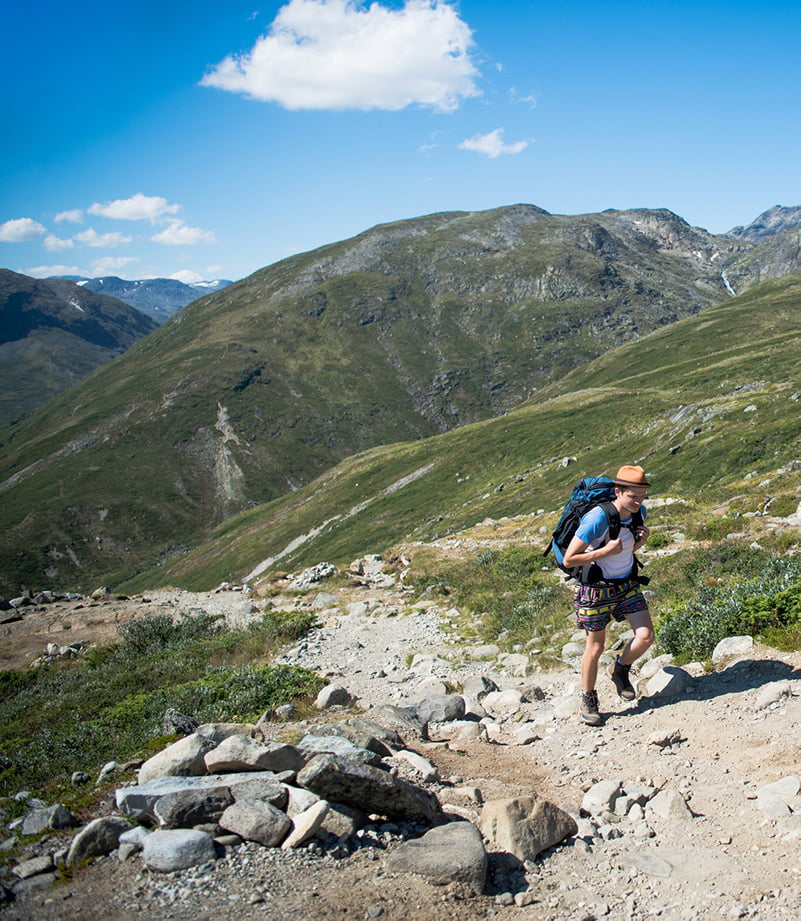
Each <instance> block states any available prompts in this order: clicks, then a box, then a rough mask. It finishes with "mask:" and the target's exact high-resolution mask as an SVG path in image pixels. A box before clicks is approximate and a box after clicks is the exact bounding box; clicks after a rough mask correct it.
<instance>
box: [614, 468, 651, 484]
mask: <svg viewBox="0 0 801 921" xmlns="http://www.w3.org/2000/svg"><path fill="white" fill-rule="evenodd" d="M650 485H651V484H650V483H649V482H648V480H646V479H645V471H644V470H643V469H642V467H621V468H620V470H618V472H617V476H616V477H615V486H650Z"/></svg>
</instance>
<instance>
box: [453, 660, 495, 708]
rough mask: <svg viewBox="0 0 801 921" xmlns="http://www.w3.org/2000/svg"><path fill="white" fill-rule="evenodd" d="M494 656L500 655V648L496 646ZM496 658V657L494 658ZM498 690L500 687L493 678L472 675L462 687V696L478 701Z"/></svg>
mask: <svg viewBox="0 0 801 921" xmlns="http://www.w3.org/2000/svg"><path fill="white" fill-rule="evenodd" d="M493 649H495V653H494V655H495V656H497V655H498V647H497V646H494V647H493ZM493 657H494V656H493ZM497 690H498V685H497V684H495V682H494V681H493V680H492V679H491V678H487V677H486V676H485V675H472V676H471V677H469V678H466V679H465V681H464V684H463V685H462V694H463V695H464V696H465V697H475V699H476V700H479V701H480V700H483V699H484V698H485V697H486V696H487V694H491V693H492V692H493V691H497Z"/></svg>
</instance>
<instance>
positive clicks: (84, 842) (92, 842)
mask: <svg viewBox="0 0 801 921" xmlns="http://www.w3.org/2000/svg"><path fill="white" fill-rule="evenodd" d="M132 827H133V826H132V825H131V823H130V822H129V821H128V820H127V819H125V818H123V817H122V816H118V815H110V816H103V817H102V818H99V819H95V820H94V821H93V822H90V823H89V824H88V825H87V826H86V827H85V828H82V829H81V830H80V831H79V832H78V834H77V835H75V837H74V838H73V839H72V844H70V848H69V851H68V852H67V865H68V866H70V867H72V866H76V865H77V864H79V863H81V862H82V861H84V860H88V859H89V858H91V857H103V856H104V855H106V854H110V853H111V852H112V851H113V850H115V849H116V848H117V847H118V845H119V843H120V835H122V834H124V833H125V832H126V831H130V830H131V828H132Z"/></svg>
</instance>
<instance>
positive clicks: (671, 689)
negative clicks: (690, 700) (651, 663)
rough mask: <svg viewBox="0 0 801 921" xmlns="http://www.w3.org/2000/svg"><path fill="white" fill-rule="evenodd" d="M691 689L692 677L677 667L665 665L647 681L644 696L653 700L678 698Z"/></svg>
mask: <svg viewBox="0 0 801 921" xmlns="http://www.w3.org/2000/svg"><path fill="white" fill-rule="evenodd" d="M692 687H693V679H692V677H691V676H690V675H689V674H688V673H687V672H686V671H685V670H684V669H683V668H679V667H678V666H677V665H667V666H665V667H664V668H660V669H659V671H658V672H657V673H656V674H655V675H654V676H653V677H652V678H650V679H649V680H648V683H647V684H646V696H648V697H651V698H653V699H655V700H659V699H661V698H668V697H680V696H681V695H682V694H686V693H687V691H689V690H691V689H692Z"/></svg>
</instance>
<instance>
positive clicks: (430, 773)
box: [395, 749, 439, 783]
mask: <svg viewBox="0 0 801 921" xmlns="http://www.w3.org/2000/svg"><path fill="white" fill-rule="evenodd" d="M395 758H396V759H397V760H398V761H404V762H406V764H408V765H409V766H410V767H411V768H412V770H413V771H414V772H415V773H416V774H419V775H420V777H421V779H422V780H423V782H424V783H430V782H432V781H436V780H439V771H438V770H437V769H436V767H434V765H433V764H432V763H431V762H430V761H429V760H428V759H427V758H424V757H423V756H422V755H419V754H418V753H417V752H413V751H408V750H406V749H403V750H402V751H399V752H396V753H395Z"/></svg>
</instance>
